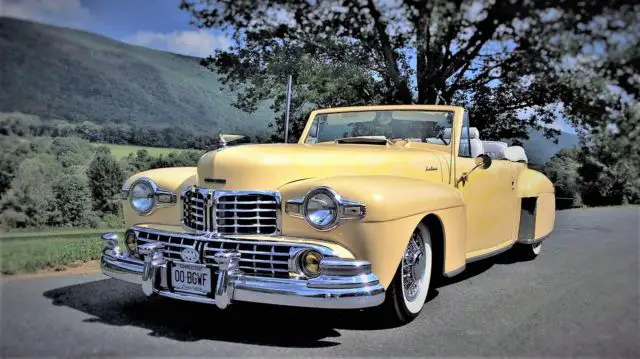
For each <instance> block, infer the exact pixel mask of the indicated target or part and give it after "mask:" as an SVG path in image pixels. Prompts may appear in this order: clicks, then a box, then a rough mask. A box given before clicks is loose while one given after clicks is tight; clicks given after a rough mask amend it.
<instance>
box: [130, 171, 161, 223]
mask: <svg viewBox="0 0 640 359" xmlns="http://www.w3.org/2000/svg"><path fill="white" fill-rule="evenodd" d="M155 202H156V201H155V188H154V184H153V182H151V181H150V180H147V179H140V180H137V181H135V182H134V183H133V184H132V185H131V187H130V188H129V203H130V204H131V208H133V210H134V211H136V212H138V214H139V215H146V214H149V213H151V211H152V210H153V206H154V205H155Z"/></svg>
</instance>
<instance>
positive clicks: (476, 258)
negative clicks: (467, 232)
mask: <svg viewBox="0 0 640 359" xmlns="http://www.w3.org/2000/svg"><path fill="white" fill-rule="evenodd" d="M511 247H513V243H511V244H509V245H507V246H504V247H502V248H498V249H496V250H495V251H493V252H489V253H485V254H481V255H479V256H475V257H471V258H469V259H467V263H473V262H477V261H480V260H483V259H487V258H489V257H493V256H496V255H498V254H500V253H504V252H506V251H508V250H509V249H511Z"/></svg>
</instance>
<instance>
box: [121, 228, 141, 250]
mask: <svg viewBox="0 0 640 359" xmlns="http://www.w3.org/2000/svg"><path fill="white" fill-rule="evenodd" d="M124 246H125V247H127V250H128V251H129V253H131V254H134V253H136V250H137V249H138V241H137V240H136V233H135V232H134V231H128V232H127V234H125V236H124Z"/></svg>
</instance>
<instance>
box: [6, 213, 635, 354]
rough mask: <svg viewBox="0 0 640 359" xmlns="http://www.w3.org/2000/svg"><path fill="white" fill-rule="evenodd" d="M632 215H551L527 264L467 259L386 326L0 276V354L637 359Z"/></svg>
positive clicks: (102, 283)
mask: <svg viewBox="0 0 640 359" xmlns="http://www.w3.org/2000/svg"><path fill="white" fill-rule="evenodd" d="M639 217H640V208H639V207H618V208H605V209H589V210H572V211H562V212H558V218H557V226H556V230H555V232H554V234H553V235H552V236H551V237H550V239H549V240H548V241H546V242H545V244H544V246H543V252H542V254H541V255H540V257H538V258H537V259H536V260H534V261H531V262H517V263H514V262H513V261H512V260H511V259H510V257H509V256H508V255H506V254H504V255H500V256H498V257H495V258H492V259H488V260H485V261H481V262H477V263H474V264H472V265H469V266H468V267H467V270H466V271H465V272H464V273H462V274H460V275H459V276H457V277H455V278H453V279H452V280H449V281H447V282H445V283H444V284H442V285H441V286H440V287H438V288H436V289H435V290H434V291H433V293H432V294H431V296H430V299H429V302H428V303H427V304H426V307H425V309H424V311H423V313H422V314H421V315H420V317H418V319H416V320H415V321H414V322H412V323H410V324H408V325H405V326H402V327H397V328H388V327H384V326H381V325H380V324H379V323H378V322H377V321H376V315H377V313H376V312H375V311H374V312H370V311H365V312H356V313H354V312H347V313H345V312H330V311H329V312H328V311H305V310H294V309H283V308H277V307H272V306H266V305H242V304H234V305H232V306H231V307H229V309H228V310H226V311H218V310H217V309H216V308H214V307H213V306H207V305H202V304H195V303H183V302H176V301H170V300H154V301H150V300H147V299H146V298H145V297H144V296H143V295H142V293H141V291H140V290H139V288H137V287H136V286H134V285H130V284H126V283H122V282H119V281H116V280H113V279H107V278H106V277H104V276H102V275H100V274H95V275H85V276H58V277H44V278H36V279H26V280H8V281H4V282H3V284H2V286H1V287H0V288H1V290H2V303H1V308H2V319H1V324H2V327H1V328H2V333H1V334H2V339H1V354H2V356H3V357H6V356H29V357H34V356H38V357H42V356H56V357H87V356H93V355H100V356H148V357H165V356H172V357H175V356H208V357H212V356H242V357H246V356H276V357H282V356H325V357H326V356H385V357H386V356H421V357H423V356H607V357H610V356H635V357H639V356H640V337H639V334H638V333H639V332H640V328H639V326H640V324H639V311H640V301H639V294H638V292H639V265H638V258H639V256H640V251H639V241H640V240H639V231H640V228H639Z"/></svg>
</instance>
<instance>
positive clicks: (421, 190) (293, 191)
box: [279, 176, 464, 222]
mask: <svg viewBox="0 0 640 359" xmlns="http://www.w3.org/2000/svg"><path fill="white" fill-rule="evenodd" d="M318 186H327V187H330V188H332V189H334V190H335V191H336V192H338V193H339V194H340V195H341V196H343V197H344V198H347V199H349V200H352V201H358V202H360V203H363V204H365V205H366V206H367V215H366V217H365V218H364V219H363V221H364V222H385V221H392V220H396V219H400V218H405V217H409V216H413V215H416V214H421V213H429V212H433V211H435V210H440V209H445V208H452V207H460V206H462V205H463V204H464V202H463V199H462V194H461V192H460V191H457V190H455V189H454V188H452V187H451V186H448V185H445V184H442V183H437V182H427V181H422V180H418V179H414V178H406V177H396V176H341V177H325V178H313V179H308V180H302V181H297V182H293V183H289V184H286V185H284V186H282V187H280V188H279V190H280V194H281V195H282V199H283V201H287V200H289V199H291V198H295V197H303V196H304V195H305V194H306V193H307V192H309V191H310V190H312V189H313V188H316V187H318Z"/></svg>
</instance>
